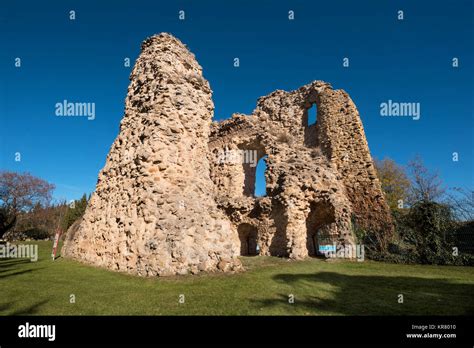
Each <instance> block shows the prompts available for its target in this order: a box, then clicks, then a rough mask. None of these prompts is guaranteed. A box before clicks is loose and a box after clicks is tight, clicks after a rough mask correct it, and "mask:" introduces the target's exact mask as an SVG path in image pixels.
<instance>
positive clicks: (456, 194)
mask: <svg viewBox="0 0 474 348" xmlns="http://www.w3.org/2000/svg"><path fill="white" fill-rule="evenodd" d="M447 203H448V204H449V205H450V207H451V208H452V209H453V211H454V214H455V215H456V217H457V218H458V219H459V220H460V221H473V220H474V191H472V190H468V189H466V188H460V187H453V188H451V189H450V192H449V193H448V194H447Z"/></svg>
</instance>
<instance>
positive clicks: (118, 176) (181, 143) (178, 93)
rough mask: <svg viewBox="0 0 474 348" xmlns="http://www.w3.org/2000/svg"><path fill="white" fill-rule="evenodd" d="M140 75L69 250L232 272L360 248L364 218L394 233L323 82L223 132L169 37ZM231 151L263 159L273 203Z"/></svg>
mask: <svg viewBox="0 0 474 348" xmlns="http://www.w3.org/2000/svg"><path fill="white" fill-rule="evenodd" d="M130 79H131V83H130V86H129V89H128V96H127V99H126V107H125V116H124V118H123V120H122V122H121V126H120V134H119V135H118V137H117V139H116V140H115V142H114V144H113V145H112V148H111V150H110V153H109V155H108V157H107V162H106V165H105V167H104V169H103V170H102V171H101V173H100V175H99V179H98V182H97V187H96V191H95V193H94V194H93V196H92V198H91V201H90V202H89V204H88V207H87V210H86V213H85V215H84V218H83V220H82V221H81V222H80V224H78V225H76V226H73V227H71V229H70V230H69V231H68V234H67V237H66V241H65V245H64V247H63V255H65V256H69V257H72V258H75V259H78V260H82V261H84V262H88V263H91V264H95V265H100V266H104V267H107V268H110V269H114V270H119V271H125V272H129V273H133V274H138V275H146V276H153V275H169V274H185V273H188V272H191V273H196V272H198V271H215V270H219V271H233V270H238V269H240V268H241V264H240V261H239V259H238V258H237V257H238V256H239V255H255V254H257V253H259V254H260V255H275V256H285V257H290V258H293V259H301V258H304V257H307V256H313V255H317V254H318V246H319V245H325V244H333V243H334V244H336V245H342V246H347V245H349V246H350V245H354V243H355V241H354V236H353V224H354V222H355V223H357V224H358V225H360V226H362V227H364V228H366V229H372V230H378V231H383V233H391V219H390V213H389V209H388V207H387V205H386V203H385V201H384V198H383V194H382V191H381V188H380V183H379V181H378V179H377V177H376V173H375V169H374V166H373V163H372V158H371V156H370V152H369V148H368V145H367V141H366V138H365V135H364V130H363V127H362V123H361V120H360V117H359V114H358V112H357V109H356V107H355V105H354V103H353V102H352V100H351V99H350V97H349V96H348V95H347V93H345V92H344V91H342V90H333V89H332V88H331V86H330V85H329V84H328V83H325V82H322V81H315V82H313V83H311V84H308V85H306V86H303V87H301V88H299V89H298V90H296V91H292V92H284V91H279V90H278V91H275V92H273V93H271V94H270V95H268V96H266V97H262V98H260V99H259V100H258V103H257V108H256V109H255V111H254V112H253V113H252V115H249V116H246V115H241V114H235V115H233V117H232V118H231V119H229V120H225V121H222V122H218V123H212V124H211V119H212V115H213V103H212V99H211V93H212V92H211V89H210V88H209V84H208V82H207V81H206V80H205V79H204V78H203V77H202V71H201V67H200V66H199V64H198V63H197V62H196V60H195V58H194V56H193V55H192V54H191V53H190V52H189V51H188V50H187V48H186V47H185V46H184V45H183V44H182V43H181V42H180V41H178V40H177V39H175V38H174V37H172V36H171V35H168V34H160V35H156V36H153V37H151V38H149V39H147V40H145V42H144V43H143V44H142V52H141V54H140V57H139V58H138V60H137V62H136V65H135V67H134V69H133V72H132V74H131V77H130ZM313 105H317V109H318V115H317V121H316V123H315V124H313V125H309V124H308V110H309V109H310V108H311V107H312V106H313ZM223 154H224V156H223ZM228 154H255V160H259V159H261V158H263V157H265V161H266V163H267V170H266V173H265V176H266V196H264V197H256V196H255V194H254V189H255V165H253V164H255V163H253V164H252V163H249V161H246V160H245V156H243V157H238V156H237V158H240V160H238V161H235V160H228V159H229V157H228V156H227V155H228ZM234 159H235V156H234ZM242 159H244V160H242Z"/></svg>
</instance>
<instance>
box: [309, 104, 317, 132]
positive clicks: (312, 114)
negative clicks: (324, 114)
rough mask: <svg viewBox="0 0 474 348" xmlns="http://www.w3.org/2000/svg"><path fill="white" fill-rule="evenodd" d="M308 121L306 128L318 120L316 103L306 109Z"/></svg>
mask: <svg viewBox="0 0 474 348" xmlns="http://www.w3.org/2000/svg"><path fill="white" fill-rule="evenodd" d="M307 112H308V121H307V124H306V125H307V126H308V127H310V126H312V125H314V124H316V121H317V120H318V106H317V105H316V103H314V104H313V105H311V107H310V108H309V109H308V111H307Z"/></svg>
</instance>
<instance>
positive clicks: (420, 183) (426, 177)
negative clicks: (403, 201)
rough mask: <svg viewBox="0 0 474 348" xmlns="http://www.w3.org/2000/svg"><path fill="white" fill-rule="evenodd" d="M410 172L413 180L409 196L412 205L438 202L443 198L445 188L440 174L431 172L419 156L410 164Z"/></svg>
mask: <svg viewBox="0 0 474 348" xmlns="http://www.w3.org/2000/svg"><path fill="white" fill-rule="evenodd" d="M408 171H409V173H410V176H411V180H412V185H411V190H410V195H409V201H410V204H415V203H416V202H436V201H439V200H440V199H441V198H442V197H443V195H444V193H445V188H444V187H443V183H442V181H441V178H440V177H439V174H438V173H437V172H430V171H429V170H428V168H426V167H425V165H424V164H423V160H422V159H421V157H420V156H419V155H417V156H416V157H415V158H414V159H413V160H411V161H410V162H408Z"/></svg>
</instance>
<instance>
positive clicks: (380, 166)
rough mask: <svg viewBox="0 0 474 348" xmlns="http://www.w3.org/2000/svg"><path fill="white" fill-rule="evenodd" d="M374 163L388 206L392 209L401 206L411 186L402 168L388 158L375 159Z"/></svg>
mask: <svg viewBox="0 0 474 348" xmlns="http://www.w3.org/2000/svg"><path fill="white" fill-rule="evenodd" d="M374 164H375V169H376V170H377V176H378V178H379V180H380V183H381V185H382V190H383V192H384V193H385V200H386V201H387V204H388V206H389V207H390V209H392V210H398V209H400V208H403V204H404V202H406V201H407V198H408V194H409V192H410V187H411V184H410V180H409V179H408V176H407V174H406V173H405V170H404V168H403V167H401V166H399V165H398V164H397V163H395V161H394V160H392V159H390V158H385V159H383V160H382V161H379V160H375V162H374ZM400 203H401V204H400Z"/></svg>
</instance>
